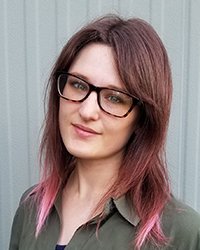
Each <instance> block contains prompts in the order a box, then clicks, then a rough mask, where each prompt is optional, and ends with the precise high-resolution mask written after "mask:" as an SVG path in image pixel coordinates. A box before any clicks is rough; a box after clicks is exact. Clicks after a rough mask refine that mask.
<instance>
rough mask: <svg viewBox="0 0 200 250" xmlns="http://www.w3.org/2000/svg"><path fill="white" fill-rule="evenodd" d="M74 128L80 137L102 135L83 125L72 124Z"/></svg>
mask: <svg viewBox="0 0 200 250" xmlns="http://www.w3.org/2000/svg"><path fill="white" fill-rule="evenodd" d="M72 126H73V127H74V129H75V131H76V133H78V135H80V136H92V135H100V133H99V132H97V131H95V130H94V129H91V128H89V127H85V126H83V125H81V124H72Z"/></svg>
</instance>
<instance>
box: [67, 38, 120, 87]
mask: <svg viewBox="0 0 200 250" xmlns="http://www.w3.org/2000/svg"><path fill="white" fill-rule="evenodd" d="M113 53H114V52H113V50H112V48H111V47H109V46H108V45H104V44H100V43H93V44H89V45H87V46H86V47H84V48H83V49H82V50H81V51H80V52H79V53H78V55H77V56H76V58H75V59H74V61H73V63H72V65H71V67H70V68H69V72H70V73H73V74H78V75H81V76H84V77H85V79H86V80H87V81H90V82H91V83H93V84H95V85H96V86H100V87H101V86H102V87H108V86H113V87H117V88H123V86H124V84H123V82H122V80H121V79H120V76H119V73H118V71H117V67H116V63H115V60H114V56H113Z"/></svg>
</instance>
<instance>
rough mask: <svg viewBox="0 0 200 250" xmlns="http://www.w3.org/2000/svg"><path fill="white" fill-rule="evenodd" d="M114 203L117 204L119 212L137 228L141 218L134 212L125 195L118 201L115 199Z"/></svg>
mask: <svg viewBox="0 0 200 250" xmlns="http://www.w3.org/2000/svg"><path fill="white" fill-rule="evenodd" d="M113 203H114V204H115V206H116V208H117V210H118V212H119V213H120V214H121V215H122V216H123V217H124V218H125V219H126V220H127V221H128V222H129V223H131V224H132V225H133V226H137V225H138V223H139V222H140V218H139V217H138V215H137V214H136V212H135V211H134V208H133V206H132V204H130V202H129V200H128V199H127V197H126V196H125V195H122V196H121V197H119V198H117V199H113Z"/></svg>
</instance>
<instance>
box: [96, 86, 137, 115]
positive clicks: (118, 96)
mask: <svg viewBox="0 0 200 250" xmlns="http://www.w3.org/2000/svg"><path fill="white" fill-rule="evenodd" d="M100 104H101V106H102V108H103V109H104V110H105V111H106V112H108V113H110V114H112V115H115V116H119V117H120V116H121V117H123V116H124V115H126V114H127V112H129V110H130V109H131V107H132V105H133V98H132V97H130V96H128V95H126V94H124V93H122V92H120V91H116V90H111V89H103V90H101V92H100Z"/></svg>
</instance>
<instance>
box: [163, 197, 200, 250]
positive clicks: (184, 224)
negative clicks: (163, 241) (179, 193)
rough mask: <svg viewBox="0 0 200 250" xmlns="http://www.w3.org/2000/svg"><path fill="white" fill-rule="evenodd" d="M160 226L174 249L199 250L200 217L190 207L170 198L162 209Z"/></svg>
mask: <svg viewBox="0 0 200 250" xmlns="http://www.w3.org/2000/svg"><path fill="white" fill-rule="evenodd" d="M162 226H163V231H164V233H165V235H166V236H167V237H168V238H169V239H170V241H171V242H172V243H173V245H174V246H176V248H175V249H183V250H185V249H187V250H190V249H191V250H193V249H194V250H195V249H200V248H198V247H200V215H199V213H197V212H196V211H195V210H194V209H193V208H191V207H190V206H188V205H186V204H184V203H182V202H181V201H179V200H177V199H175V198H174V197H172V199H171V200H170V202H169V203H168V204H167V205H166V207H165V209H164V212H163V215H162Z"/></svg>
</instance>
